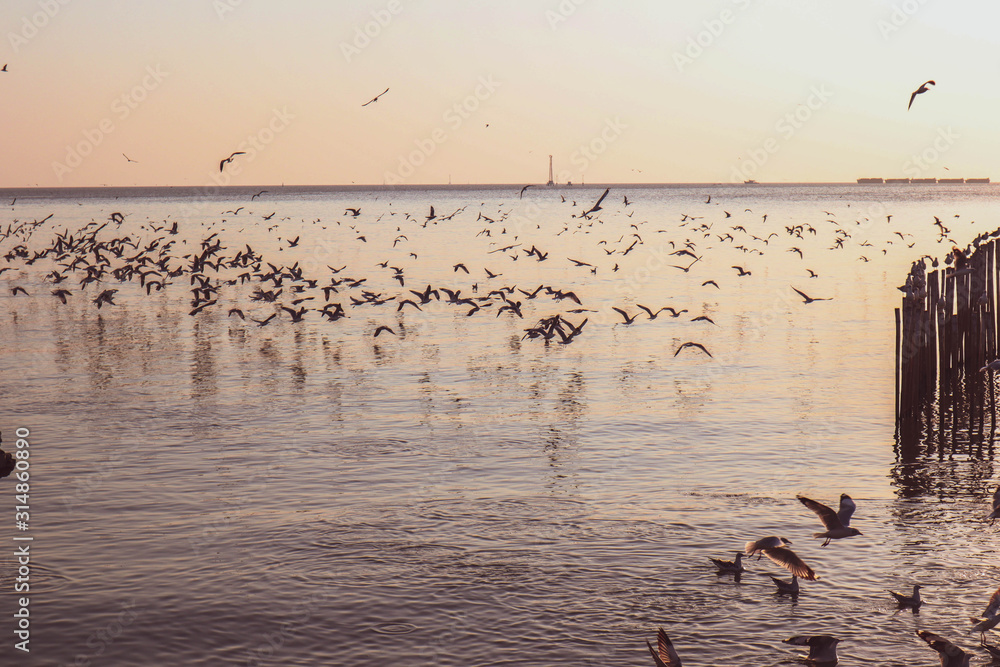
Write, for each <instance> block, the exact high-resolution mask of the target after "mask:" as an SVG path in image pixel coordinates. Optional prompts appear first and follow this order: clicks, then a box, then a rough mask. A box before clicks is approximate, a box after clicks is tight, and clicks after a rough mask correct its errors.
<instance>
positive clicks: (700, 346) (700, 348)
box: [674, 341, 714, 358]
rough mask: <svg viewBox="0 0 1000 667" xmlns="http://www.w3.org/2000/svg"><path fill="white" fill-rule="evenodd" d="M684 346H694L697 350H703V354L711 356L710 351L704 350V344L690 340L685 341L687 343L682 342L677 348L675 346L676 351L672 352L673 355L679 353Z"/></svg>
mask: <svg viewBox="0 0 1000 667" xmlns="http://www.w3.org/2000/svg"><path fill="white" fill-rule="evenodd" d="M686 347H696V348H698V349H699V350H701V351H702V352H704V353H705V354H707V355H708V356H710V357H711V356H712V353H711V352H709V351H708V350H706V349H705V346H704V345H702V344H701V343H692V342H690V341H689V342H687V343H684V344H682V345H681V346H680V347H679V348H677V351H676V352H674V356H675V357H676V356H677V355H678V354H680V353H681V350H683V349H684V348H686ZM713 358H714V357H713Z"/></svg>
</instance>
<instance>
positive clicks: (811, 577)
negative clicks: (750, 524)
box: [745, 537, 819, 581]
mask: <svg viewBox="0 0 1000 667" xmlns="http://www.w3.org/2000/svg"><path fill="white" fill-rule="evenodd" d="M787 544H791V541H789V540H786V539H785V538H783V537H764V538H761V539H759V540H757V541H756V542H747V544H746V547H745V550H746V552H747V555H748V556H753V555H754V554H755V553H758V554H763V555H765V556H767V557H768V558H769V559H771V561H772V562H774V563H775V564H777V565H780V566H782V567H783V568H785V569H786V570H788V571H789V572H791V573H792V574H794V575H795V576H797V577H801V578H803V579H805V580H807V581H816V579H818V578H819V577H817V576H816V573H815V572H813V569H812V568H811V567H809V566H808V565H806V564H805V562H804V561H803V560H802V559H801V558H799V557H798V556H796V555H795V552H794V551H792V550H791V549H787V548H785V545H787ZM757 558H758V560H759V559H760V555H758V556H757Z"/></svg>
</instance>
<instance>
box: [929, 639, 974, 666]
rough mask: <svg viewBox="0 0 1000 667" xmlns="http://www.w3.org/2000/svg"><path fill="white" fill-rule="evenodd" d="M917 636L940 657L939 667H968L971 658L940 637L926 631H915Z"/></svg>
mask: <svg viewBox="0 0 1000 667" xmlns="http://www.w3.org/2000/svg"><path fill="white" fill-rule="evenodd" d="M917 636H918V637H920V638H921V639H923V640H924V641H925V642H927V645H928V646H930V647H931V648H932V649H934V650H935V651H937V652H938V655H939V656H940V657H941V667H969V660H970V659H971V658H972V656H971V655H970V654H968V653H966V652H965V651H963V650H962V649H960V648H958V647H957V646H955V645H954V644H952V643H951V642H950V641H948V640H947V639H945V638H944V637H942V636H941V635H936V634H934V633H933V632H928V631H927V630H917Z"/></svg>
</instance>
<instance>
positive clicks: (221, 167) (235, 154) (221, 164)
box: [219, 151, 247, 172]
mask: <svg viewBox="0 0 1000 667" xmlns="http://www.w3.org/2000/svg"><path fill="white" fill-rule="evenodd" d="M246 154H247V153H246V151H236V152H235V153H233V154H232V155H230V156H229V157H227V158H226V159H225V160H222V161H221V162H219V171H220V172H221V171H222V170H223V169H225V167H226V165H227V164H229V163H230V162H232V161H233V158H234V157H236V156H237V155H246Z"/></svg>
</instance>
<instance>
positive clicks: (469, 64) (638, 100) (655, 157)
mask: <svg viewBox="0 0 1000 667" xmlns="http://www.w3.org/2000/svg"><path fill="white" fill-rule="evenodd" d="M996 19H1000V7H993V6H990V7H985V8H984V7H983V6H982V5H981V4H978V3H972V2H968V1H967V0H966V1H961V2H956V3H951V4H949V5H947V6H944V5H938V4H933V3H927V2H926V0H923V1H921V0H906V1H896V2H892V1H882V0H871V1H869V2H863V3H862V2H853V3H846V4H845V5H842V6H826V5H824V4H822V3H819V2H814V1H812V2H805V3H803V2H790V1H789V0H758V1H754V0H719V1H714V2H708V3H698V4H694V3H681V2H677V1H670V2H665V3H653V2H650V1H648V0H646V1H644V2H640V3H637V4H634V5H632V6H631V7H630V11H629V13H628V14H627V15H626V14H623V13H621V11H620V9H619V8H618V7H615V6H612V5H610V4H608V3H602V2H599V1H597V0H561V1H556V0H553V1H551V2H541V3H536V2H528V1H527V0H515V1H513V2H510V3H505V4H504V5H502V6H493V5H489V4H484V3H472V4H469V3H458V2H453V1H452V2H444V1H441V2H436V3H410V2H407V1H406V0H376V1H373V2H358V3H351V4H350V5H349V6H342V5H336V6H330V5H327V4H324V3H319V2H315V1H306V2H299V3H295V4H294V5H291V6H289V5H277V4H267V5H265V4H263V3H250V2H247V1H245V0H202V1H199V2H194V1H193V0H187V1H186V2H181V3H171V4H169V5H166V4H157V3H142V4H139V5H138V6H131V7H130V8H129V10H128V11H122V10H121V9H120V6H119V5H118V4H117V3H111V2H108V1H107V0H95V1H93V2H90V3H86V4H82V3H74V2H72V1H71V0H34V1H22V0H16V1H14V2H9V3H5V5H4V7H3V8H2V9H0V20H2V25H3V26H4V28H5V29H4V38H5V41H6V47H5V48H6V49H7V52H6V53H5V54H3V55H2V56H0V59H2V62H0V67H2V66H3V64H7V66H8V67H7V71H5V72H0V86H2V87H3V88H4V92H5V99H6V100H7V101H8V104H7V105H5V106H4V108H3V110H0V119H2V120H3V123H4V127H5V129H6V130H7V131H6V132H5V139H4V144H3V145H4V148H5V153H6V154H7V155H8V156H10V158H11V159H9V160H8V161H7V162H6V163H5V164H4V165H3V166H2V167H0V186H2V187H7V188H16V187H26V186H27V187H34V186H38V187H56V186H71V187H72V186H83V187H88V186H102V185H107V186H164V187H171V186H206V187H209V186H216V185H224V184H233V185H248V186H249V185H252V184H256V183H281V182H284V183H296V184H299V185H322V184H343V185H364V184H370V185H379V184H382V183H387V184H407V185H418V184H424V185H439V184H446V183H448V182H449V179H450V180H451V181H452V182H453V183H455V184H476V183H481V184H486V183H544V182H545V181H546V180H547V175H548V156H549V155H552V156H553V163H554V176H555V180H556V181H558V182H562V183H564V182H566V181H567V180H571V181H573V183H574V184H576V183H578V182H579V181H580V180H581V179H582V180H585V181H587V182H592V183H626V182H629V183H657V184H660V183H733V182H742V181H743V180H747V179H754V180H757V181H759V182H761V183H764V182H769V183H841V182H843V183H849V182H853V181H854V180H855V179H856V178H859V177H869V176H877V177H883V178H898V177H925V178H926V177H933V178H947V177H965V178H981V177H990V176H993V175H994V174H993V173H992V171H993V170H992V166H993V161H992V156H993V155H994V154H996V153H997V151H998V149H1000V133H998V131H997V129H996V128H995V127H994V123H993V118H995V117H996V112H997V111H1000V94H998V93H997V92H996V91H994V90H992V88H988V87H987V88H984V87H983V81H984V80H988V77H989V75H990V74H991V72H992V70H993V68H994V66H995V65H996V64H997V62H998V61H1000V59H998V58H997V57H996V56H995V52H996V48H995V47H996V43H997V40H998V38H997V37H996V36H995V35H994V34H992V31H991V26H992V25H995V23H996ZM929 45H932V46H929ZM927 80H934V81H936V84H937V85H936V86H933V87H931V89H930V90H929V91H928V92H927V93H925V94H922V95H920V96H918V97H917V98H916V99H915V101H914V103H913V107H912V109H910V110H907V102H908V101H909V98H910V94H911V93H912V92H913V91H914V90H916V89H917V87H918V86H920V85H921V84H922V83H923V82H925V81H927ZM386 89H388V92H385V93H384V94H382V93H383V92H384V91H385V90H386ZM380 94H382V95H381V97H379V98H378V101H376V102H372V103H370V104H368V105H367V106H362V105H363V104H365V103H366V102H368V101H369V100H372V99H374V98H375V97H376V96H379V95H380ZM241 150H242V151H244V153H245V154H244V155H241V156H236V158H235V159H234V160H233V162H231V163H229V164H228V165H227V166H226V168H225V171H224V172H222V173H220V171H219V162H220V160H222V159H223V158H226V157H228V156H229V155H231V154H232V153H233V152H236V151H241Z"/></svg>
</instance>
